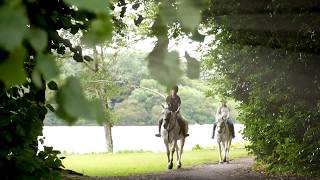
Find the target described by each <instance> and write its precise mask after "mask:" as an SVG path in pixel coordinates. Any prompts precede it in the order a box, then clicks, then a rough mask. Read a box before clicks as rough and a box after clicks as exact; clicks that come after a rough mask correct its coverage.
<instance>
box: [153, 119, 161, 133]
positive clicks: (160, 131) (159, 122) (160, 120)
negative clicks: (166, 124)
mask: <svg viewBox="0 0 320 180" xmlns="http://www.w3.org/2000/svg"><path fill="white" fill-rule="evenodd" d="M161 125H162V119H160V120H159V125H158V126H159V132H158V134H155V136H156V137H161Z"/></svg>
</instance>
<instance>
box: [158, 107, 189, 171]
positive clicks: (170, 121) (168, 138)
mask: <svg viewBox="0 0 320 180" xmlns="http://www.w3.org/2000/svg"><path fill="white" fill-rule="evenodd" d="M162 107H163V111H162V118H163V123H162V128H161V129H162V130H161V136H162V138H163V141H164V144H165V146H166V150H167V157H168V169H172V167H173V154H174V152H175V151H176V152H177V168H178V169H179V168H181V157H182V152H183V146H184V143H185V137H184V136H183V135H182V134H181V131H180V126H179V123H178V122H177V119H176V116H177V114H178V112H179V110H180V108H178V110H177V111H176V112H172V111H170V110H169V109H168V107H165V106H163V105H162ZM184 123H186V126H185V127H186V132H188V123H187V122H186V121H184Z"/></svg>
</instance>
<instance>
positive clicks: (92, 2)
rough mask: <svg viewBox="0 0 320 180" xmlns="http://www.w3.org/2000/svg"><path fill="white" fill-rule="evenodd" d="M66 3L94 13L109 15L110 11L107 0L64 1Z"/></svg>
mask: <svg viewBox="0 0 320 180" xmlns="http://www.w3.org/2000/svg"><path fill="white" fill-rule="evenodd" d="M64 2H66V3H67V4H69V5H74V6H76V7H78V8H79V9H83V10H88V11H91V12H94V13H107V12H108V11H109V2H108V1H107V0H64Z"/></svg>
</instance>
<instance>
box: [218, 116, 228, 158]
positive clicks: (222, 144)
mask: <svg viewBox="0 0 320 180" xmlns="http://www.w3.org/2000/svg"><path fill="white" fill-rule="evenodd" d="M217 119H218V121H217V129H216V137H217V143H218V146H219V148H218V151H219V156H220V162H219V163H223V162H227V163H229V150H230V146H231V141H232V134H231V130H230V128H231V127H230V125H229V124H228V122H227V121H228V119H227V118H226V117H223V116H219V117H217ZM221 148H223V151H224V156H223V159H222V154H221V151H222V149H221Z"/></svg>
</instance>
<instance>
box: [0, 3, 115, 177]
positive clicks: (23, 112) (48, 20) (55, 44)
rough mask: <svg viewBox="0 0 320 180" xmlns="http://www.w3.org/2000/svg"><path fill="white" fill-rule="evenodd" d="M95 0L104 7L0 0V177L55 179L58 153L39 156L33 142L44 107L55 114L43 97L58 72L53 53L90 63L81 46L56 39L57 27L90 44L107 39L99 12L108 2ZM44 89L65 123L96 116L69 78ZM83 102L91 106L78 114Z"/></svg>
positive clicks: (105, 14)
mask: <svg viewBox="0 0 320 180" xmlns="http://www.w3.org/2000/svg"><path fill="white" fill-rule="evenodd" d="M98 1H99V2H100V4H101V3H103V4H104V6H99V7H100V9H98V10H99V11H95V12H89V11H87V9H83V8H82V7H83V6H82V5H81V4H79V3H78V2H72V1H68V3H70V4H66V3H65V2H64V1H53V0H52V1H22V0H14V1H9V0H8V1H7V0H5V1H1V3H0V9H1V10H0V12H1V13H0V14H1V17H0V39H1V40H0V57H1V64H0V80H1V82H0V91H1V95H0V99H1V101H0V102H1V106H0V109H1V126H0V128H1V139H0V144H1V150H0V159H1V160H0V167H1V172H0V176H1V177H0V178H1V179H13V178H15V179H23V178H35V179H40V178H45V179H57V178H58V176H59V173H58V172H57V170H58V169H59V168H61V167H62V164H61V161H60V159H59V158H58V157H57V154H58V152H57V151H53V150H52V148H45V149H44V151H40V152H38V141H37V138H38V136H39V135H41V134H42V126H43V119H44V117H45V115H46V113H47V107H48V108H49V109H51V110H54V109H52V106H51V105H50V104H46V99H45V90H46V84H47V82H49V81H50V80H51V79H52V78H54V77H57V75H58V73H59V70H58V68H57V65H56V63H55V61H54V57H53V56H52V53H55V54H61V55H63V54H65V52H66V51H70V54H72V56H73V59H74V60H76V61H78V62H82V61H84V59H85V60H87V59H88V58H87V57H85V56H83V55H82V49H81V48H80V47H78V46H73V44H72V43H71V42H70V41H69V40H68V39H64V38H62V37H61V36H60V35H59V33H58V32H57V31H58V30H60V29H65V30H67V31H70V33H72V34H75V33H77V32H78V31H82V32H83V34H84V36H83V37H84V38H85V39H87V40H90V42H93V43H97V42H98V40H99V41H104V40H106V39H108V38H110V35H111V31H110V30H111V29H112V25H111V21H110V19H111V18H110V16H109V13H108V12H107V11H104V12H102V9H105V10H107V9H108V4H107V2H106V1H101V0H97V1H96V2H98ZM74 3H75V4H74ZM72 4H73V5H75V6H73V5H72ZM99 7H98V8H99ZM95 8H97V4H96V5H93V6H90V10H92V9H95ZM91 22H92V23H91ZM87 29H90V30H89V31H88V30H87ZM105 30H108V31H105ZM102 31H103V32H102ZM48 87H49V88H50V89H52V90H56V91H57V92H58V93H57V96H56V97H57V102H58V104H59V106H58V109H57V111H56V113H57V114H58V115H59V116H60V117H63V118H64V119H66V120H68V122H70V123H71V122H73V121H74V120H75V119H76V118H78V117H79V116H83V115H86V116H87V115H91V117H92V118H95V117H97V116H99V112H98V111H99V110H98V109H99V106H98V105H97V103H96V102H89V101H88V100H87V99H85V98H84V97H83V95H82V90H81V88H80V87H79V83H78V80H76V79H73V78H70V79H68V80H67V81H66V83H65V84H63V85H62V86H61V87H58V86H57V85H56V83H55V82H54V81H52V82H50V84H48ZM70 95H71V96H70ZM73 95H75V98H72V97H73ZM81 103H84V104H87V105H88V107H90V108H88V109H86V110H85V111H82V110H83V109H82V110H81V109H79V107H81V106H78V104H81ZM75 104H76V106H74V105H75ZM92 105H93V106H92ZM97 110H98V111H97ZM86 112H87V113H88V114H86ZM92 115H93V116H92Z"/></svg>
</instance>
